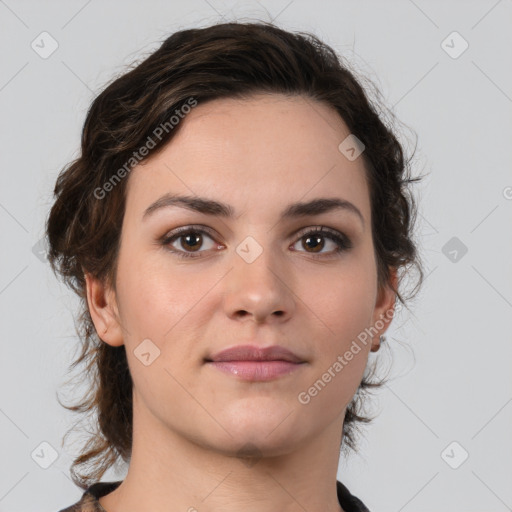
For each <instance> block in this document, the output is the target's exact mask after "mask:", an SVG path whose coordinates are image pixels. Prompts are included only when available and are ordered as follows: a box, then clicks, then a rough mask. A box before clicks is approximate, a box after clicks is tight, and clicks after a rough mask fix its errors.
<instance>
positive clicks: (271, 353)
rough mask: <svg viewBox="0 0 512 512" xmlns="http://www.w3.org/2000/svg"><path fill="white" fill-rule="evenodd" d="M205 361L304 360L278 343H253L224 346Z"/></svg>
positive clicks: (290, 361) (294, 361)
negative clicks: (268, 344)
mask: <svg viewBox="0 0 512 512" xmlns="http://www.w3.org/2000/svg"><path fill="white" fill-rule="evenodd" d="M207 361H213V362H216V363H218V362H226V361H288V362H289V363H303V362H304V361H303V360H302V359H301V358H300V357H299V356H298V355H296V354H294V353H293V352H292V351H291V350H289V349H287V348H285V347H281V346H280V345H271V346H269V347H257V346H255V345H237V346H235V347H230V348H226V349H224V350H221V351H220V352H217V353H216V354H213V356H211V358H207Z"/></svg>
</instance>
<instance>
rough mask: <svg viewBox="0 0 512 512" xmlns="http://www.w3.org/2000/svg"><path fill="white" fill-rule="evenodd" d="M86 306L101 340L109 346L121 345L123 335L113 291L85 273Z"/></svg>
mask: <svg viewBox="0 0 512 512" xmlns="http://www.w3.org/2000/svg"><path fill="white" fill-rule="evenodd" d="M84 276H85V282H86V291H87V306H88V308H89V313H90V315H91V318H92V321H93V323H94V327H95V329H96V332H97V333H98V336H99V338H100V339H101V340H103V341H104V342H105V343H108V344H109V345H112V346H115V347H118V346H120V345H123V343H124V340H123V335H122V329H121V323H120V319H119V314H118V308H117V302H116V296H115V293H114V291H113V290H112V289H111V288H110V287H108V286H106V285H105V283H104V282H103V281H101V280H100V279H98V278H97V277H94V276H93V275H91V274H89V273H85V274H84Z"/></svg>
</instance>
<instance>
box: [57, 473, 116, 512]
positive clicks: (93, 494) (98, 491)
mask: <svg viewBox="0 0 512 512" xmlns="http://www.w3.org/2000/svg"><path fill="white" fill-rule="evenodd" d="M121 482H122V480H121V481H118V482H97V483H95V484H93V485H91V486H90V487H89V488H87V490H86V491H85V492H84V493H83V495H82V497H81V498H80V500H79V501H77V502H76V503H74V504H73V505H70V506H69V507H67V508H63V509H62V510H59V512H105V509H104V508H103V507H102V506H101V505H100V502H99V501H98V499H99V498H101V497H102V496H105V495H107V494H108V493H110V492H112V491H113V490H114V489H116V488H117V487H119V485H121Z"/></svg>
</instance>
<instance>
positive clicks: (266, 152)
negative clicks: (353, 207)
mask: <svg viewBox="0 0 512 512" xmlns="http://www.w3.org/2000/svg"><path fill="white" fill-rule="evenodd" d="M180 123H182V125H181V126H180V129H179V131H178V132H177V133H176V135H175V136H174V138H173V139H172V140H171V141H170V142H168V143H167V145H166V146H165V147H164V148H163V149H162V150H161V151H160V152H159V153H158V154H156V155H155V157H153V158H149V159H148V160H146V161H145V162H143V164H142V165H138V166H136V167H135V168H134V169H133V170H132V172H131V175H130V178H129V184H128V185H129V186H128V195H127V211H128V208H130V209H136V210H138V211H142V210H143V209H144V208H146V207H147V205H148V204H149V203H150V202H151V201H154V200H155V199H156V198H158V197H159V196H160V195H162V194H164V193H166V192H179V193H186V194H188V195H194V194H197V195H199V196H206V197H211V198H212V199H218V200H222V201H224V202H226V203H229V204H232V205H233V206H234V208H235V211H236V213H237V214H239V213H242V210H244V211H246V210H247V209H248V208H251V206H254V208H255V209H259V210H260V215H263V214H264V213H265V212H263V211H261V208H262V206H265V209H266V212H267V213H270V212H271V211H272V208H273V206H274V205H275V206H276V211H277V210H279V211H281V209H282V205H283V204H285V203H286V204H287V203H290V202H294V201H298V200H303V201H306V200H310V199H313V198H314V197H319V196H322V197H326V196H331V197H342V198H344V199H350V201H351V202H354V203H357V207H358V208H359V209H360V210H362V212H363V214H364V216H365V217H367V216H369V210H370V205H369V194H368V188H367V181H366V170H365V168H364V161H363V159H362V157H359V158H357V159H356V160H353V161H350V160H348V159H347V158H346V157H345V156H344V155H343V154H342V153H341V152H340V150H339V149H338V146H339V145H340V143H341V142H342V141H343V140H344V139H345V138H346V137H347V136H349V135H350V131H349V129H348V127H347V126H346V124H345V123H344V121H343V120H342V118H341V117H340V116H339V114H338V113H337V112H336V111H335V110H334V109H332V108H331V107H329V106H328V105H326V104H323V103H320V102H318V101H315V100H313V99H310V98H305V97H302V96H284V95H280V94H258V95H254V96H251V97H249V98H246V99H234V98H229V99H217V100H213V101H208V102H206V103H204V104H201V103H199V104H198V105H197V106H196V107H194V108H193V109H192V110H191V111H190V113H188V114H187V115H186V116H184V117H183V119H181V120H180Z"/></svg>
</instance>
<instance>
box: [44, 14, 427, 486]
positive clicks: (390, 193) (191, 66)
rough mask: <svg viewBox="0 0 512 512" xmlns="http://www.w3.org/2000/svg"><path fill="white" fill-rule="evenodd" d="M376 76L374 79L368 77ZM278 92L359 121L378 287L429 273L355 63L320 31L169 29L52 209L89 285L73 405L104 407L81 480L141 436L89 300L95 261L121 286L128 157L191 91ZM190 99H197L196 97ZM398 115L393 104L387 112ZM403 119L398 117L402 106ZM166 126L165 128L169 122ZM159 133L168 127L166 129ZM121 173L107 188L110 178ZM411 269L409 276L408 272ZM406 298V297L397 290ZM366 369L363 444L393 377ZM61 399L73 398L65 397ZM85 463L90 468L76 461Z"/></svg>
mask: <svg viewBox="0 0 512 512" xmlns="http://www.w3.org/2000/svg"><path fill="white" fill-rule="evenodd" d="M367 82H368V83H369V81H368V80H367ZM259 92H267V93H278V94H285V95H302V96H304V97H306V98H310V99H313V100H316V101H320V102H323V103H325V104H327V105H329V106H330V107H331V108H334V109H335V110H336V111H337V112H338V113H339V115H340V116H341V117H342V119H343V120H344V122H345V123H346V125H347V126H348V128H349V130H350V132H351V133H352V134H354V135H355V136H356V137H357V138H358V139H359V140H360V141H362V142H363V144H364V145H365V151H364V152H363V154H362V157H363V158H364V163H365V167H366V170H367V179H368V183H369V189H370V200H371V218H372V236H373V241H374V246H375V254H376V261H377V272H378V284H379V286H384V285H389V278H390V269H391V268H396V269H397V270H401V271H403V272H404V273H405V272H406V271H407V273H408V272H409V271H410V270H412V267H415V268H416V269H417V270H418V271H419V280H418V284H417V286H416V288H415V289H414V290H413V293H412V294H411V295H410V297H412V296H413V295H415V293H414V292H415V291H417V290H418V289H419V286H420V285H421V282H422V280H423V272H422V268H421V264H420V259H419V256H418V253H417V248H416V245H415V243H414V242H413V239H412V227H413V223H414V218H415V211H416V210H415V202H414V198H413V196H412V194H411V193H410V190H409V187H408V185H409V184H410V183H412V182H413V181H417V180H419V179H420V178H411V176H410V161H411V160H406V159H405V158H404V151H403V148H402V146H401V144H400V143H399V142H398V140H397V138H396V136H395V135H394V133H393V132H392V130H391V128H388V127H386V126H385V124H384V123H383V121H382V120H381V116H382V117H383V118H384V116H383V114H382V111H381V112H379V113H378V112H377V108H376V107H375V106H374V105H372V103H371V102H370V101H369V99H368V98H367V96H366V94H365V92H364V90H363V88H362V86H361V85H360V84H359V82H358V81H357V80H356V78H355V76H354V74H353V73H352V72H350V71H349V66H348V64H346V63H344V62H343V60H342V59H341V57H339V56H338V55H337V54H336V53H335V52H334V50H333V49H332V48H331V47H330V46H328V45H326V44H325V43H323V42H321V41H320V40H319V39H317V38H316V37H315V36H313V35H311V34H309V33H290V32H287V31H285V30H283V29H280V28H278V27H277V26H275V25H273V24H271V23H266V22H257V23H222V24H216V25H213V26H210V27H207V28H202V29H190V30H182V31H179V32H176V33H174V34H172V35H171V36H170V37H168V38H167V39H166V40H165V41H164V42H163V43H162V45H161V46H160V47H159V48H158V50H156V51H155V52H154V53H152V54H150V55H149V56H148V57H147V58H145V60H143V61H142V62H141V63H140V64H138V65H137V66H135V67H133V69H131V70H129V71H128V72H126V73H125V74H123V75H122V76H120V77H118V78H117V79H115V80H113V81H112V82H111V83H110V85H108V87H106V88H105V89H104V90H103V92H101V93H100V94H99V95H98V96H97V97H96V98H95V99H94V101H93V103H92V105H91V107H90V109H89V111H88V113H87V117H86V120H85V123H84V127H83V131H82V139H81V154H80V156H79V158H77V159H76V160H74V161H73V162H71V163H69V164H68V165H67V166H66V167H65V168H64V169H63V170H62V172H61V173H60V175H59V177H58V179H57V182H56V185H55V190H54V194H55V202H54V204H53V207H52V208H51V211H50V214H49V216H48V219H47V226H46V230H47V238H48V246H49V254H48V257H49V261H50V263H51V265H52V269H53V270H54V272H55V273H59V274H60V275H61V276H62V278H63V279H64V281H65V282H66V283H67V284H68V285H69V286H70V287H71V288H72V289H73V290H74V291H75V292H76V293H77V294H78V296H79V297H80V299H81V305H82V310H81V311H80V315H79V317H78V318H77V332H78V335H79V337H80V340H81V342H82V343H81V353H80V355H79V357H78V358H77V359H76V360H75V361H74V362H73V363H72V365H71V366H72V367H76V366H77V365H79V364H84V365H85V371H84V372H81V375H84V376H85V378H86V379H87V380H86V382H87V384H88V388H87V392H86V394H85V396H83V398H82V400H81V401H80V402H79V403H78V404H77V405H74V406H65V405H63V406H64V407H66V408H67V409H69V410H72V411H75V412H79V413H88V415H89V416H90V415H93V414H96V415H97V422H94V423H95V425H96V432H93V433H90V434H91V435H90V437H89V438H88V440H87V442H86V444H85V446H84V447H83V449H82V451H81V454H80V455H79V456H78V457H77V458H76V459H74V462H73V465H72V467H71V474H72V477H73V481H74V482H75V483H76V484H77V485H78V486H80V487H82V488H84V489H85V488H86V487H87V486H88V485H90V484H91V483H93V482H95V481H98V480H100V479H101V477H102V475H103V474H104V473H105V471H106V470H107V469H108V468H109V467H111V466H113V465H115V464H116V463H117V462H119V458H121V459H122V460H123V461H124V462H129V459H130V456H131V446H132V379H131V376H130V373H129V369H128V364H127V359H126V352H125V347H124V346H120V347H112V346H110V345H108V344H107V343H104V342H102V341H101V340H100V338H99V337H98V334H97V333H96V331H95V328H94V325H93V323H92V320H91V316H90V314H89V311H88V306H87V300H86V288H85V279H84V272H88V273H91V274H92V275H94V276H96V277H98V278H100V279H104V280H105V282H106V283H108V284H110V285H112V286H113V287H114V288H115V276H116V261H117V255H118V249H119V241H120V231H121V226H122V220H123V215H124V206H125V194H126V183H127V181H128V180H127V179H117V181H115V182H114V181H112V180H113V177H114V175H115V174H116V172H117V178H119V176H120V175H124V174H125V173H120V172H119V171H120V169H122V168H124V169H125V170H126V169H127V167H126V163H127V162H131V166H133V165H134V164H135V163H137V162H136V160H135V159H134V155H135V154H137V155H138V150H139V149H140V148H141V147H142V146H144V145H145V144H147V141H148V140H149V139H148V137H153V138H154V134H155V131H156V130H157V129H158V127H161V126H166V124H165V123H167V126H168V129H167V130H164V131H165V133H162V134H160V135H161V138H160V140H159V141H158V144H157V145H156V147H155V148H154V149H153V150H152V151H151V152H150V154H149V155H148V156H146V157H145V158H149V157H151V156H153V155H155V154H156V153H157V152H158V151H159V150H160V149H162V147H164V145H165V144H166V143H167V142H168V141H170V140H171V139H172V137H173V135H174V134H175V133H176V132H177V131H178V130H179V127H180V124H179V123H178V124H177V125H176V126H175V127H172V129H171V128H169V118H170V117H171V116H172V115H173V114H174V113H175V112H176V111H177V110H181V109H182V108H183V107H184V105H186V104H187V102H190V98H194V99H195V100H196V101H198V102H199V103H201V102H205V101H207V100H212V99H218V98H233V97H236V98H246V97H249V96H250V95H251V94H252V93H259ZM189 104H190V103H189ZM388 115H389V113H388ZM393 118H394V116H393ZM160 131H162V130H160ZM157 133H159V132H157ZM109 180H110V183H111V184H112V186H111V187H109V192H108V194H105V193H103V192H101V193H98V190H103V191H105V190H106V189H105V188H104V187H105V183H107V182H109ZM402 277H403V275H400V276H399V278H400V279H399V283H401V282H402ZM395 292H396V294H397V298H398V299H399V300H400V301H401V302H402V303H403V304H405V300H404V297H403V296H402V295H401V294H400V293H399V291H398V289H396V290H395ZM374 373H375V366H374V367H373V369H372V371H371V372H370V373H369V374H368V375H365V377H364V378H363V379H362V381H361V383H360V386H359V389H358V391H357V393H356V395H355V396H354V398H353V400H352V402H351V403H350V404H349V406H348V407H347V410H346V415H345V421H344V426H343V441H342V447H343V448H344V449H345V450H347V449H355V448H356V444H355V439H356V438H355V434H356V432H357V428H356V427H357V424H358V423H368V422H370V421H372V419H373V418H367V417H365V416H363V415H362V414H361V412H362V410H361V407H362V405H363V396H364V393H365V392H367V391H368V390H370V389H371V388H377V387H379V386H381V385H382V384H383V383H384V382H385V381H384V380H381V381H380V382H374V381H372V380H371V379H370V377H373V375H374ZM61 405H62V404H61ZM69 433H70V432H68V434H69ZM80 468H83V469H84V471H81V472H80V473H79V472H78V471H77V469H80Z"/></svg>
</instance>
